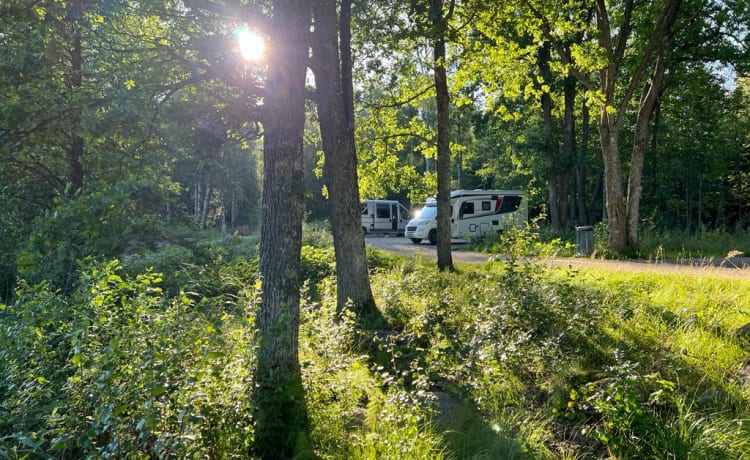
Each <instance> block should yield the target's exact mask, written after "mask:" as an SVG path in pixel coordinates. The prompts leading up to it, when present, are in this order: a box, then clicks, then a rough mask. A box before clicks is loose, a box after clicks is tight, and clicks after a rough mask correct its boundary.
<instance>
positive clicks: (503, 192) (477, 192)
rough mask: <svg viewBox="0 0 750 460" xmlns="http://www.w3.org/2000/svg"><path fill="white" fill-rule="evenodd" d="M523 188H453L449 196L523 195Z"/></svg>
mask: <svg viewBox="0 0 750 460" xmlns="http://www.w3.org/2000/svg"><path fill="white" fill-rule="evenodd" d="M525 194H526V191H524V190H479V189H477V190H453V191H452V192H451V198H458V197H460V196H478V195H525Z"/></svg>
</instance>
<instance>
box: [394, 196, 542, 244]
mask: <svg viewBox="0 0 750 460" xmlns="http://www.w3.org/2000/svg"><path fill="white" fill-rule="evenodd" d="M528 218H529V206H528V200H527V198H526V192H524V191H523V190H454V191H452V192H451V236H452V237H453V238H466V237H477V238H478V237H481V236H484V235H487V234H489V233H499V232H502V231H503V230H506V229H509V228H523V226H524V225H525V224H526V221H527V220H528ZM404 235H405V236H406V237H407V238H409V239H411V241H412V242H413V243H414V244H419V243H421V242H422V240H424V239H426V240H428V241H429V242H430V244H437V202H436V201H435V200H434V199H430V200H428V201H427V203H426V204H425V207H424V208H422V209H421V210H420V211H419V213H418V214H417V215H416V216H415V217H414V219H412V220H410V221H409V223H407V224H406V232H405V233H404Z"/></svg>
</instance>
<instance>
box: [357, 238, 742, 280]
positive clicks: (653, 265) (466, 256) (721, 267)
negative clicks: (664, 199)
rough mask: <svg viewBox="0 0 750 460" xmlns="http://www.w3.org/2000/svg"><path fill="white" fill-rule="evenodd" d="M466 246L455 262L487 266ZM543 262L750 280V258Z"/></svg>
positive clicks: (397, 246) (397, 248)
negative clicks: (680, 260) (681, 260)
mask: <svg viewBox="0 0 750 460" xmlns="http://www.w3.org/2000/svg"><path fill="white" fill-rule="evenodd" d="M365 243H366V244H367V245H368V246H370V247H374V248H377V249H380V250H383V251H387V252H393V253H396V254H401V255H405V256H416V255H419V256H420V257H425V258H433V259H434V258H437V253H436V249H435V246H431V245H430V244H428V243H426V242H423V243H421V244H413V243H412V242H411V241H410V240H409V239H407V238H404V237H396V236H366V237H365ZM465 246H466V245H465V244H463V243H461V242H460V241H458V240H454V241H453V245H452V247H453V261H454V262H457V263H485V262H487V260H488V259H489V257H490V254H484V253H478V252H471V251H465V250H463V249H464V248H465ZM540 262H543V263H546V264H550V265H554V266H559V267H571V268H581V269H583V268H594V269H595V268H601V269H607V270H618V271H642V272H657V273H666V274H690V275H705V276H713V277H721V278H745V279H750V258H748V257H734V258H732V259H722V258H720V257H716V258H713V259H703V260H694V261H689V262H678V261H659V262H654V261H642V260H627V261H618V260H602V259H591V258H587V257H566V258H552V259H540Z"/></svg>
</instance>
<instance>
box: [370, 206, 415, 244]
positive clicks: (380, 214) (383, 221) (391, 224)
mask: <svg viewBox="0 0 750 460" xmlns="http://www.w3.org/2000/svg"><path fill="white" fill-rule="evenodd" d="M359 208H360V210H361V217H362V231H363V232H364V233H365V235H371V234H381V235H383V234H392V235H397V236H401V235H403V234H404V230H405V229H406V223H407V222H408V221H409V218H410V214H409V210H408V209H406V207H405V206H404V205H402V204H401V203H399V202H398V201H394V200H365V201H363V202H362V203H360V204H359Z"/></svg>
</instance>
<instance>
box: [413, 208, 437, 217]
mask: <svg viewBox="0 0 750 460" xmlns="http://www.w3.org/2000/svg"><path fill="white" fill-rule="evenodd" d="M435 216H437V206H425V207H424V208H422V209H420V210H419V212H418V213H417V215H416V218H417V219H432V218H433V217H435Z"/></svg>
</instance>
